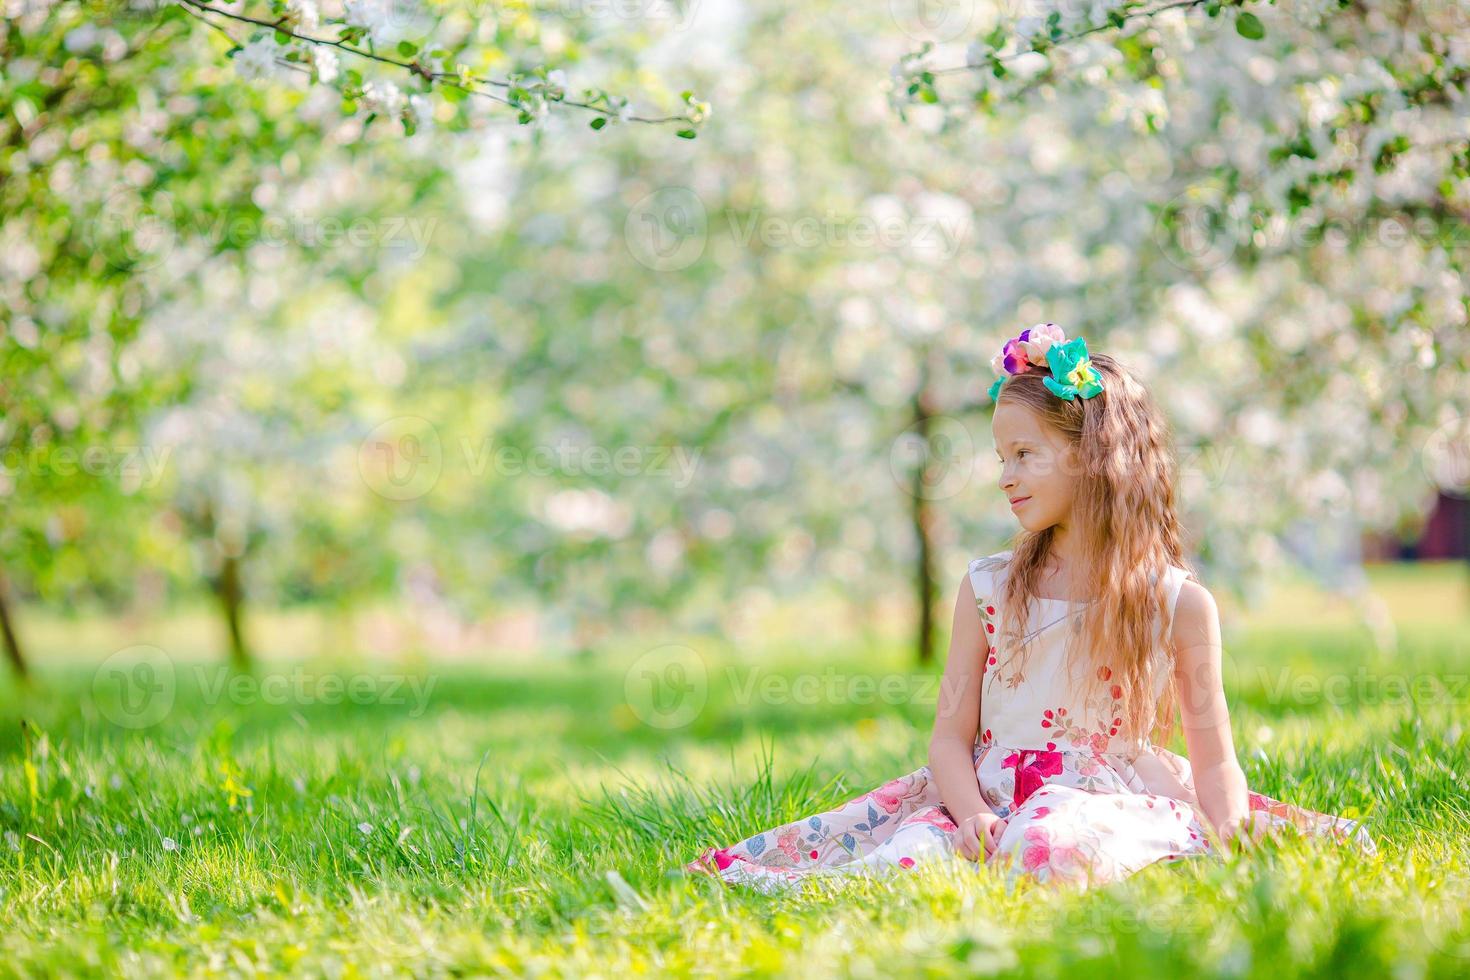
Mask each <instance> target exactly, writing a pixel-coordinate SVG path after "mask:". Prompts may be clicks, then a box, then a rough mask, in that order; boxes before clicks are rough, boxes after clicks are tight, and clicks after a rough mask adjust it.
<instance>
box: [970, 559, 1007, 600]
mask: <svg viewBox="0 0 1470 980" xmlns="http://www.w3.org/2000/svg"><path fill="white" fill-rule="evenodd" d="M1011 554H1012V552H1010V551H997V552H995V553H994V554H990V555H986V556H985V557H983V558H976V559H973V560H972V561H971V562H970V587H971V588H973V589H974V590H975V597H976V598H977V599H979V598H981V597H983V596H989V595H994V594H995V585H996V582H997V581H998V580H999V576H1000V575H1001V573H1003V572H1004V571H1005V568H1006V565H1007V563H1009V561H1010V558H1011Z"/></svg>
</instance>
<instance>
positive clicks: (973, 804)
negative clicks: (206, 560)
mask: <svg viewBox="0 0 1470 980" xmlns="http://www.w3.org/2000/svg"><path fill="white" fill-rule="evenodd" d="M992 367H994V369H995V370H996V372H997V374H998V375H999V376H998V377H997V378H996V380H995V383H994V384H993V385H992V386H991V388H990V396H991V398H992V400H994V401H995V411H994V415H993V417H992V419H991V429H992V434H993V435H994V438H995V446H996V452H997V455H998V456H999V458H1000V462H1001V466H1002V468H1001V473H1000V480H999V487H1000V490H1001V492H1002V493H1004V494H1005V496H1006V498H1007V500H1008V502H1009V504H1010V508H1011V512H1012V513H1013V514H1014V515H1015V516H1016V520H1017V521H1018V522H1019V523H1020V525H1021V530H1020V531H1019V532H1018V533H1017V536H1016V538H1015V539H1014V542H1013V544H1014V547H1013V548H1012V549H1011V550H1007V551H1001V552H998V553H996V554H993V555H989V556H987V557H985V558H977V559H975V560H974V561H972V562H971V563H970V567H969V572H968V574H967V575H966V576H965V577H964V578H963V579H962V580H961V582H960V586H959V595H958V597H957V598H956V600H955V609H954V627H953V633H952V636H951V639H950V649H949V659H948V661H947V663H946V665H945V669H944V676H943V679H942V682H941V685H940V691H941V693H940V697H939V704H938V709H937V711H936V714H935V719H934V730H933V735H932V737H931V738H930V741H929V764H928V765H926V766H923V767H921V768H919V769H917V770H915V771H914V772H911V773H908V774H907V775H903V776H900V777H898V778H897V779H894V780H892V781H890V782H887V783H885V784H883V785H882V786H879V787H877V788H876V789H873V790H871V791H869V792H867V793H864V794H862V795H861V796H858V797H856V798H855V799H852V800H849V801H848V802H847V803H845V804H843V805H842V806H840V807H837V808H836V809H833V810H828V811H826V812H824V813H818V814H814V815H812V816H808V817H803V818H802V819H799V820H796V821H793V822H791V823H788V824H783V825H781V826H779V827H776V828H773V829H771V830H766V831H762V832H761V833H758V834H755V835H754V836H752V837H748V838H746V839H745V840H742V841H740V842H739V843H736V844H731V845H730V846H728V847H721V848H714V847H711V848H707V849H706V850H704V851H703V852H702V853H700V854H699V856H698V857H696V858H695V859H694V860H693V861H691V862H690V863H688V864H687V865H685V866H684V867H685V869H686V870H688V871H694V872H705V873H708V874H712V875H717V876H718V877H720V878H721V879H723V880H724V881H727V882H732V883H737V884H742V885H749V886H752V887H755V888H758V889H760V890H763V891H775V890H781V889H786V888H789V887H792V886H794V885H796V884H799V883H800V882H802V881H803V880H806V879H809V878H812V877H818V876H830V875H845V874H854V873H857V874H865V873H871V872H875V871H886V870H888V869H892V868H905V867H912V866H914V865H915V864H916V863H918V862H920V861H925V860H935V859H964V860H968V861H971V862H976V863H977V866H978V865H982V864H983V865H984V866H986V867H994V868H996V869H998V871H999V872H1000V873H1004V875H1005V880H1006V884H1007V886H1008V887H1010V886H1012V885H1013V884H1014V883H1015V881H1016V879H1017V878H1018V877H1019V876H1021V875H1031V876H1033V877H1034V878H1036V879H1038V880H1042V881H1048V882H1054V883H1067V884H1074V885H1080V886H1086V885H1089V884H1099V883H1103V882H1107V881H1113V880H1117V879H1119V878H1123V877H1126V876H1128V875H1130V874H1132V873H1134V872H1136V871H1138V870H1139V869H1141V868H1143V867H1145V866H1147V865H1150V864H1153V863H1155V862H1166V863H1172V862H1176V861H1181V860H1184V859H1186V858H1190V857H1197V856H1201V855H1211V854H1220V853H1222V852H1223V851H1224V850H1225V849H1226V848H1243V847H1247V846H1249V845H1250V844H1251V843H1254V842H1256V841H1258V840H1259V839H1260V837H1261V835H1262V834H1263V833H1266V832H1274V831H1276V830H1277V829H1278V828H1281V827H1285V826H1290V827H1294V828H1295V829H1296V830H1298V831H1300V832H1303V833H1305V834H1308V835H1311V836H1316V837H1322V838H1325V839H1329V840H1333V841H1341V842H1346V843H1349V844H1352V845H1354V846H1357V847H1359V848H1361V849H1362V850H1363V851H1364V852H1366V853H1368V854H1373V853H1376V851H1377V847H1376V845H1375V844H1374V842H1373V840H1372V838H1371V837H1369V835H1368V833H1367V830H1366V828H1364V827H1362V826H1360V825H1359V823H1358V822H1357V821H1354V820H1350V819H1347V818H1344V817H1334V816H1330V815H1328V814H1325V813H1319V812H1317V811H1314V810H1309V809H1306V808H1304V807H1301V806H1296V805H1292V804H1289V803H1283V802H1280V801H1278V800H1274V799H1272V798H1270V797H1268V796H1263V795H1261V794H1259V793H1254V792H1251V791H1250V789H1249V788H1248V787H1247V786H1246V781H1245V776H1244V773H1243V772H1242V771H1241V768H1240V765H1239V763H1238V762H1237V761H1236V758H1235V750H1234V746H1233V744H1232V741H1231V732H1230V718H1229V715H1228V712H1227V709H1226V704H1225V694H1224V690H1223V688H1222V684H1221V644H1220V623H1219V616H1218V614H1217V612H1216V608H1215V601H1214V599H1213V597H1212V596H1211V595H1210V592H1209V590H1208V589H1206V588H1204V587H1203V586H1202V585H1200V584H1199V582H1198V581H1196V580H1195V579H1194V577H1193V576H1192V573H1191V572H1190V570H1189V569H1188V568H1187V567H1186V565H1185V564H1184V559H1183V554H1182V549H1181V545H1180V527H1179V520H1178V517H1177V515H1176V514H1175V509H1174V508H1175V501H1174V461H1173V457H1172V454H1171V451H1170V449H1169V446H1168V432H1167V426H1166V424H1165V422H1164V420H1163V418H1162V417H1161V416H1160V414H1159V411H1158V409H1157V408H1156V407H1155V405H1154V403H1153V402H1152V400H1151V399H1150V397H1149V395H1148V392H1147V391H1146V390H1145V389H1144V387H1143V386H1142V385H1141V384H1140V383H1139V382H1138V381H1137V379H1135V378H1134V376H1133V375H1132V374H1131V373H1129V371H1128V370H1127V369H1126V368H1124V367H1123V365H1121V364H1120V363H1118V362H1117V361H1116V360H1114V359H1113V358H1111V357H1109V356H1107V355H1105V354H1098V355H1097V356H1095V357H1091V358H1089V356H1088V352H1087V344H1086V341H1085V340H1084V339H1083V338H1082V337H1075V338H1073V339H1071V340H1067V339H1066V338H1065V336H1064V334H1063V333H1062V331H1061V330H1060V329H1059V328H1058V327H1057V326H1056V324H1053V323H1045V324H1038V325H1037V326H1035V327H1032V328H1031V329H1029V330H1023V331H1022V332H1021V334H1020V336H1019V337H1015V338H1012V339H1010V340H1008V341H1007V342H1006V343H1005V344H1004V345H1003V347H1002V348H1001V350H1000V352H999V353H997V354H996V356H995V358H994V359H993V360H992ZM1176 708H1177V711H1178V714H1179V717H1180V718H1181V719H1182V727H1183V731H1184V736H1185V742H1186V743H1187V749H1188V753H1189V756H1188V758H1187V759H1186V758H1185V757H1183V756H1180V755H1177V754H1175V753H1173V752H1171V751H1169V750H1168V749H1166V748H1164V747H1163V746H1161V745H1157V744H1155V743H1154V741H1153V737H1154V736H1157V737H1158V738H1159V740H1160V741H1163V742H1167V741H1168V740H1169V737H1170V735H1171V729H1172V725H1173V721H1174V717H1175V711H1176Z"/></svg>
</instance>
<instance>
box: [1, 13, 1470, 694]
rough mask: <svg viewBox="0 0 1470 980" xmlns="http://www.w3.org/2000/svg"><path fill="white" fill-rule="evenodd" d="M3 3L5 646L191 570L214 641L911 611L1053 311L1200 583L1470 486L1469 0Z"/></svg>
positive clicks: (915, 625)
mask: <svg viewBox="0 0 1470 980" xmlns="http://www.w3.org/2000/svg"><path fill="white" fill-rule="evenodd" d="M0 3H3V6H4V8H5V11H6V21H5V27H4V33H3V35H0V64H3V69H0V70H3V76H0V413H3V417H0V464H3V468H0V627H3V629H0V636H3V639H4V645H5V649H6V652H7V655H8V657H9V658H10V661H11V663H12V665H13V666H14V667H15V668H16V669H18V670H20V669H23V665H24V650H25V645H26V617H25V615H24V612H25V611H26V610H28V609H33V608H44V609H48V610H60V611H63V612H64V613H65V614H67V615H77V616H85V615H91V614H96V613H98V612H106V613H109V614H141V613H140V612H139V611H140V610H141V611H142V612H143V613H149V614H152V613H157V612H160V611H166V610H168V609H169V608H172V607H173V606H174V605H176V604H178V603H186V602H190V601H198V600H203V601H207V602H208V603H210V606H211V608H212V609H213V610H215V615H216V616H217V617H218V619H219V622H220V623H221V624H222V628H221V631H220V635H221V636H222V637H223V640H222V643H221V650H222V654H221V655H228V656H229V657H231V658H232V659H233V660H234V662H235V663H237V664H238V665H242V666H243V665H248V664H249V663H250V661H251V659H252V657H254V656H257V655H259V654H260V653H261V652H262V651H260V650H259V649H257V647H258V643H257V642H256V641H255V640H254V637H253V634H252V626H251V623H252V616H253V614H254V613H255V612H256V611H258V610H279V609H289V608H294V607H301V606H306V607H311V608H319V609H328V610H333V611H335V613H336V614H340V615H342V616H347V617H351V616H353V615H355V614H357V613H358V612H360V611H361V610H365V609H368V608H373V607H377V606H380V605H384V604H386V605H387V606H389V607H396V608H399V609H401V610H403V611H404V613H405V615H406V616H408V617H409V618H412V619H415V620H418V621H420V623H427V624H429V627H428V628H429V629H430V633H429V635H430V636H431V638H434V642H437V643H439V644H440V645H441V646H444V647H448V646H452V645H454V644H466V645H468V646H469V647H471V648H473V649H475V650H477V651H480V652H491V651H492V650H493V649H494V648H495V647H496V646H497V645H498V644H500V643H502V642H503V641H504V640H505V638H506V637H507V636H509V635H511V634H510V633H507V632H506V631H505V630H504V629H499V630H497V629H495V628H490V627H492V626H493V625H494V624H497V623H501V624H503V623H505V622H507V621H509V618H510V617H512V616H529V617H530V618H531V619H530V621H531V622H532V623H533V624H534V629H533V630H532V632H531V633H530V634H529V635H531V636H532V637H533V640H532V641H531V642H532V643H533V644H534V645H535V646H536V647H537V648H538V649H544V650H547V651H552V652H556V651H561V652H565V651H592V650H595V649H597V647H598V646H599V644H602V643H605V642H608V641H609V640H611V639H612V638H614V637H621V636H630V635H650V634H656V633H659V632H660V631H665V632H668V631H676V630H697V631H710V632H717V633H720V634H721V635H723V636H726V637H730V638H732V639H734V640H735V641H736V642H741V641H745V640H753V639H754V635H753V624H754V623H756V622H759V621H761V620H760V617H761V616H762V615H764V614H765V613H767V612H770V611H772V610H775V609H777V608H778V607H780V606H781V604H782V603H786V602H796V603H797V607H798V608H803V609H806V610H807V612H805V613H804V614H803V615H804V617H805V618H804V619H802V620H800V621H799V622H798V623H797V625H796V627H795V628H796V629H797V630H798V634H799V635H805V636H809V637H813V638H815V637H820V636H824V635H828V634H830V633H831V632H832V631H833V630H834V629H838V628H846V627H847V626H848V625H849V624H851V623H853V622H857V623H860V624H868V625H869V626H871V627H872V628H875V629H876V628H878V627H879V626H880V625H881V623H880V613H881V612H882V611H885V610H889V611H891V610H893V609H898V610H899V611H900V615H901V617H902V628H903V629H904V630H905V631H907V633H908V634H909V635H910V636H911V637H912V639H911V640H910V641H909V642H911V643H912V644H913V646H914V648H915V656H916V657H918V658H919V659H925V658H928V657H932V656H933V654H934V653H935V647H936V643H937V637H936V630H935V625H934V623H935V616H936V614H938V615H943V612H944V606H945V604H946V602H947V600H948V598H949V595H948V590H949V588H950V586H951V583H952V582H954V581H956V580H957V578H958V575H959V574H960V572H961V571H962V570H963V568H964V564H965V562H966V561H967V560H968V559H969V558H971V557H975V556H977V555H980V554H985V553H989V552H991V551H995V550H1000V549H1001V548H1003V547H1005V546H1006V540H1007V538H1008V536H1009V535H1010V534H1011V533H1012V531H1013V530H1014V525H1013V522H1012V520H1011V518H1010V516H1009V514H1008V512H1007V510H1006V508H1005V505H1004V499H1003V497H1002V496H1001V495H1000V494H999V493H998V492H997V491H996V489H995V477H996V474H997V470H996V465H995V462H994V454H993V452H992V451H991V447H990V442H989V408H990V406H989V402H988V399H987V398H986V397H985V390H986V388H987V387H988V386H989V383H990V381H991V379H992V374H991V369H990V358H991V355H992V354H993V353H994V352H995V349H996V347H997V346H998V344H999V343H1000V342H1001V341H1002V340H1003V339H1004V338H1005V337H1007V336H1010V335H1013V334H1015V333H1016V332H1018V331H1019V329H1021V328H1023V327H1025V326H1029V325H1030V324H1032V323H1034V322H1037V321H1043V320H1049V321H1053V322H1056V323H1058V324H1059V325H1061V326H1062V327H1063V328H1064V329H1065V330H1066V331H1067V333H1068V336H1074V335H1077V334H1082V335H1085V336H1086V337H1087V339H1088V343H1089V346H1090V348H1091V349H1092V350H1094V351H1106V352H1108V353H1110V354H1113V355H1114V356H1116V357H1118V358H1120V359H1122V360H1123V361H1125V362H1127V363H1129V364H1130V365H1132V366H1134V367H1135V368H1136V369H1137V370H1139V371H1140V372H1141V373H1142V374H1143V375H1144V376H1145V377H1146V378H1147V380H1148V382H1149V384H1150V385H1151V388H1152V390H1153V392H1154V394H1155V397H1156V398H1157V399H1158V400H1159V401H1160V402H1161V403H1162V404H1163V406H1164V408H1165V410H1166V411H1167V413H1168V415H1169V417H1170V418H1171V420H1172V421H1173V424H1174V427H1175V433H1174V435H1175V439H1176V441H1177V443H1178V445H1179V448H1180V463H1181V483H1180V489H1181V494H1182V505H1183V507H1184V509H1185V513H1186V518H1187V521H1188V524H1189V529H1190V534H1191V545H1192V547H1193V549H1194V554H1195V556H1196V558H1197V560H1198V563H1199V564H1200V566H1201V567H1202V569H1203V571H1204V573H1205V576H1206V581H1207V583H1208V584H1210V585H1211V587H1212V588H1221V589H1227V590H1232V589H1233V590H1236V591H1238V592H1240V593H1241V594H1243V595H1247V596H1248V595H1250V594H1251V593H1252V591H1253V590H1255V589H1258V588H1259V583H1260V581H1261V578H1262V576H1263V575H1264V574H1265V573H1267V572H1269V571H1270V570H1271V569H1272V568H1273V567H1275V566H1279V565H1281V564H1283V563H1288V562H1292V561H1294V560H1297V559H1298V558H1299V556H1297V555H1295V554H1294V552H1293V549H1292V547H1291V546H1290V542H1291V541H1292V540H1293V535H1294V534H1295V533H1296V532H1297V531H1299V529H1300V528H1301V527H1303V526H1304V525H1305V526H1316V525H1322V524H1325V525H1331V526H1334V527H1337V526H1341V527H1345V528H1347V529H1348V531H1349V534H1350V536H1351V535H1358V534H1361V533H1363V532H1367V531H1383V530H1392V531H1395V532H1398V533H1403V534H1409V533H1412V532H1413V530H1414V529H1415V528H1416V527H1418V526H1420V525H1422V523H1423V521H1424V520H1425V518H1426V516H1427V513H1428V510H1429V507H1430V505H1431V504H1432V502H1433V501H1434V499H1435V497H1436V494H1438V493H1440V492H1450V493H1456V494H1461V495H1463V494H1464V493H1465V492H1466V491H1467V489H1470V473H1467V462H1466V460H1467V456H1470V452H1467V449H1466V446H1467V445H1470V440H1467V429H1466V418H1467V416H1470V329H1467V323H1466V320H1467V317H1466V309H1467V308H1466V293H1465V274H1464V272H1465V269H1464V264H1465V262H1466V258H1467V246H1470V239H1467V237H1466V234H1467V233H1466V218H1467V216H1470V173H1467V168H1470V150H1467V134H1470V113H1467V108H1466V107H1467V102H1466V97H1465V86H1466V73H1467V68H1470V30H1467V28H1470V16H1467V14H1470V4H1467V3H1465V2H1457V0H1435V2H1427V3H1426V2H1391V3H1390V2H1377V0H1370V2H1352V3H1338V2H1324V0H1317V2H1312V3H1304V4H1295V5H1290V6H1289V8H1288V7H1282V8H1278V7H1276V6H1274V5H1268V4H1259V3H1222V2H1215V0H1210V2H1175V3H1160V4H1144V3H1135V2H1110V0H1097V2H1094V3H1088V4H1060V5H1058V4H1044V5H1043V4H1035V5H1031V6H1028V7H1024V8H1016V7H1014V6H1012V5H1002V4H993V3H985V2H975V3H956V4H949V5H945V6H943V7H942V8H934V7H931V6H929V5H927V4H923V3H921V2H919V0H915V2H914V3H912V4H905V3H903V2H901V0H899V2H895V3H893V4H880V5H868V6H866V7H865V6H862V5H859V6H857V7H854V6H852V5H846V4H838V3H829V2H824V0H817V2H813V3H808V4H801V5H797V6H792V5H789V4H782V3H775V2H770V0H751V2H747V3H738V4H737V3H733V2H728V0H690V2H689V3H687V4H679V3H674V2H661V0H648V2H645V3H635V4H617V3H599V2H596V0H564V2H562V3H557V4H545V5H536V4H518V3H513V4H504V5H499V4H485V3H476V2H468V0H456V2H437V0H418V2H416V0H362V2H358V0H348V2H347V3H345V4H329V3H321V4H318V3H316V2H313V0H288V2H276V0H240V2H236V3H228V4H227V3H222V2H215V0H211V2H204V0H179V2H163V3H159V2H154V0H135V2H132V3H126V2H122V3H119V2H102V0H93V2H68V0H61V2H54V0H0ZM1350 557H1351V556H1349V558H1350ZM820 592H826V593H830V594H834V595H836V596H837V597H838V601H837V603H836V604H835V605H832V604H821V605H817V604H813V605H811V606H804V605H803V604H802V600H803V597H806V596H809V595H815V594H817V593H820ZM482 627H484V629H482ZM517 635H519V634H517ZM354 636H360V634H354ZM350 642H358V641H357V640H352V641H350ZM384 642H387V641H384ZM349 645H350V644H349Z"/></svg>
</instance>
